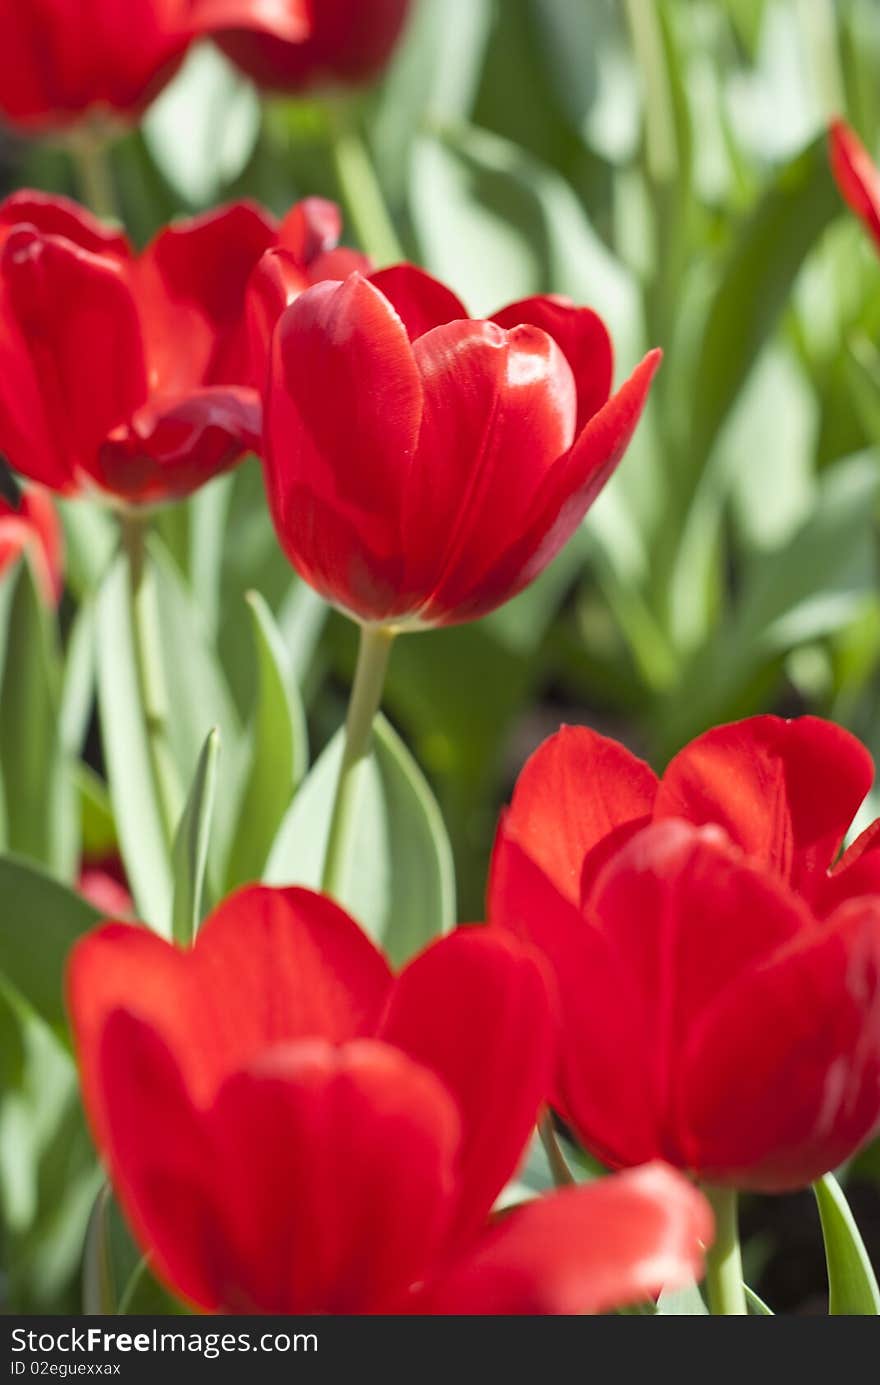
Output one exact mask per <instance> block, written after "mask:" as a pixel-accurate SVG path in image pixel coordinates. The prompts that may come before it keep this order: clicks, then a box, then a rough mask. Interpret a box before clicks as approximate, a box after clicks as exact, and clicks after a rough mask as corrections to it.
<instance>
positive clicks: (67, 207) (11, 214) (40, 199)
mask: <svg viewBox="0 0 880 1385" xmlns="http://www.w3.org/2000/svg"><path fill="white" fill-rule="evenodd" d="M15 226H32V227H33V228H34V229H35V230H37V231H39V232H40V233H41V235H44V236H62V237H63V238H64V239H65V240H69V241H72V242H73V244H74V245H78V246H79V248H80V249H81V250H88V251H90V252H91V253H92V254H93V255H110V256H112V257H113V258H114V259H118V260H120V261H123V262H127V261H129V260H130V259H131V246H130V245H129V243H128V239H127V237H126V236H124V235H122V234H121V233H120V232H118V231H114V230H112V229H111V228H110V227H109V226H107V225H105V223H104V222H103V221H99V220H98V218H97V217H95V216H92V214H91V212H88V211H86V209H85V208H84V207H81V206H80V205H79V203H78V202H74V201H73V200H72V199H71V198H69V197H60V196H58V195H56V194H52V193H48V192H38V191H36V190H35V189H33V188H22V189H21V190H20V191H19V192H14V193H12V195H11V196H10V197H7V198H6V199H5V201H4V202H2V203H0V245H2V244H3V242H4V241H5V239H6V237H7V235H8V233H9V232H10V231H11V230H12V229H13V227H15Z"/></svg>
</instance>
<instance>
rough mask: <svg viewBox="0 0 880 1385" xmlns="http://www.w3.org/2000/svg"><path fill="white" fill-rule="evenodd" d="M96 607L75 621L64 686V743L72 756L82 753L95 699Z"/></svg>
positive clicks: (87, 606) (89, 605) (88, 606)
mask: <svg viewBox="0 0 880 1385" xmlns="http://www.w3.org/2000/svg"><path fill="white" fill-rule="evenodd" d="M95 640H96V628H95V607H94V602H92V601H89V600H87V601H84V602H83V603H82V605H81V606H80V607H79V610H78V611H77V613H76V616H75V617H74V621H73V625H72V627H71V630H70V635H69V636H68V640H67V651H66V655H65V660H64V677H63V682H62V686H61V728H60V729H61V741H62V744H63V745H64V747H65V749H66V750H67V752H68V754H70V755H71V756H73V757H76V756H78V755H79V754H80V752H81V751H82V747H83V743H84V741H85V738H86V734H87V732H88V727H89V718H90V716H91V714H92V706H93V702H94V696H95Z"/></svg>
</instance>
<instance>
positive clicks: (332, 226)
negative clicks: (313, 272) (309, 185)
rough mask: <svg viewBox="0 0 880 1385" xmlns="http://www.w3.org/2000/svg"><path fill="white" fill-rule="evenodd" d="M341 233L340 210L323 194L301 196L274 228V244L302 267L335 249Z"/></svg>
mask: <svg viewBox="0 0 880 1385" xmlns="http://www.w3.org/2000/svg"><path fill="white" fill-rule="evenodd" d="M341 234H342V213H341V212H340V210H339V208H338V207H337V205H336V203H335V202H328V201H327V199H326V197H304V198H303V200H302V201H301V202H297V203H296V205H295V206H293V207H291V209H290V211H289V212H288V213H287V215H286V217H285V218H284V220H283V221H282V222H281V225H280V227H279V229H278V244H279V245H280V246H281V248H282V249H283V250H286V251H287V252H288V254H290V255H291V256H292V257H293V259H294V260H296V262H297V263H298V264H299V265H301V266H302V267H303V268H306V267H307V266H308V265H310V264H311V262H312V260H315V259H317V257H318V256H319V255H324V254H326V252H327V251H328V250H335V249H336V247H337V245H338V244H339V237H340V235H341Z"/></svg>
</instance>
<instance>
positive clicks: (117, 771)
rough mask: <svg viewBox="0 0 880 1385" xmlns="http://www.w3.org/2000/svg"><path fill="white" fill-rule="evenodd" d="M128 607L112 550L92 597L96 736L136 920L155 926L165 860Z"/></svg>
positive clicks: (159, 924) (161, 918)
mask: <svg viewBox="0 0 880 1385" xmlns="http://www.w3.org/2000/svg"><path fill="white" fill-rule="evenodd" d="M130 605H131V593H130V578H129V571H128V563H127V561H126V558H125V556H124V554H120V555H119V556H118V557H117V558H116V559H115V561H114V562H113V564H112V566H111V568H110V571H109V572H108V573H107V576H106V577H105V579H104V582H103V583H102V585H101V589H100V592H99V593H98V598H97V633H98V645H97V652H98V703H99V708H100V713H101V734H102V739H103V745H104V758H105V761H106V764H107V774H108V779H109V784H110V796H111V799H112V802H113V812H114V817H115V820H116V828H117V832H118V834H119V845H120V849H121V852H122V857H123V860H124V862H125V868H126V875H127V877H128V880H129V884H130V886H131V890H132V893H133V895H134V897H135V901H136V903H137V906H138V911H139V913H140V915H141V917H142V918H144V919H145V920H146V921H148V922H149V923H151V924H152V925H153V927H155V928H158V929H163V928H165V927H166V926H167V921H168V920H169V918H170V917H171V898H172V876H171V861H170V853H169V848H168V844H167V842H166V838H165V827H164V822H163V816H162V810H161V806H160V803H159V799H158V795H157V792H156V786H155V783H154V779H153V772H152V768H151V762H150V750H149V746H148V742H147V733H146V727H145V725H144V718H143V713H142V711H141V698H140V693H139V689H138V677H137V660H136V656H135V648H134V643H133V639H132V629H131V612H130Z"/></svg>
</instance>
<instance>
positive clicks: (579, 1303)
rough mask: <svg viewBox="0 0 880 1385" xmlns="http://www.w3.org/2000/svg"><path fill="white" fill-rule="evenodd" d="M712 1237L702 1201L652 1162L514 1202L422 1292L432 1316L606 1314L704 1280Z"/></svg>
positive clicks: (685, 1184)
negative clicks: (705, 1258) (513, 1206)
mask: <svg viewBox="0 0 880 1385" xmlns="http://www.w3.org/2000/svg"><path fill="white" fill-rule="evenodd" d="M712 1239H713V1225H712V1214H711V1211H710V1209H709V1206H708V1203H707V1202H706V1200H705V1198H703V1197H702V1195H701V1194H700V1193H699V1192H698V1191H697V1190H696V1188H693V1187H692V1186H691V1185H690V1184H689V1183H688V1182H687V1181H686V1180H685V1179H684V1178H682V1177H681V1176H680V1175H679V1174H676V1173H674V1172H673V1171H672V1169H669V1168H667V1167H666V1166H665V1165H664V1164H660V1163H655V1164H648V1165H646V1166H644V1167H642V1168H639V1169H633V1170H630V1171H628V1172H626V1173H618V1174H614V1175H612V1176H611V1177H610V1178H602V1179H599V1180H598V1181H597V1182H595V1183H591V1184H589V1185H587V1186H585V1187H580V1188H571V1189H566V1190H565V1191H563V1192H559V1193H555V1194H553V1195H552V1196H550V1197H546V1198H540V1199H538V1200H536V1201H534V1202H530V1203H528V1204H526V1206H524V1207H521V1208H517V1209H516V1210H515V1211H514V1212H511V1213H510V1214H509V1215H508V1216H506V1217H504V1218H503V1220H502V1221H501V1222H500V1224H499V1225H498V1226H497V1227H495V1228H494V1229H493V1230H491V1231H490V1232H488V1233H487V1234H486V1235H485V1236H484V1237H483V1238H482V1240H481V1241H479V1242H477V1245H476V1246H475V1248H474V1249H473V1250H472V1251H471V1252H470V1254H469V1255H468V1256H467V1257H465V1258H464V1259H462V1260H461V1261H460V1262H459V1263H458V1264H456V1265H455V1266H454V1267H453V1268H452V1269H451V1271H450V1272H449V1274H448V1275H447V1276H446V1277H445V1278H443V1279H441V1280H440V1281H439V1282H437V1283H434V1284H433V1285H429V1287H428V1289H427V1291H426V1295H425V1297H426V1299H427V1302H428V1304H429V1305H430V1311H431V1312H433V1313H446V1314H481V1315H489V1314H514V1313H515V1314H530V1315H535V1314H567V1315H580V1314H584V1313H602V1312H606V1311H607V1310H609V1309H611V1308H618V1307H623V1306H626V1305H627V1304H634V1303H638V1302H640V1301H646V1300H649V1299H652V1298H654V1297H656V1296H657V1294H658V1293H659V1292H660V1291H661V1289H664V1288H665V1289H674V1288H679V1287H681V1286H683V1285H684V1284H686V1283H689V1282H691V1281H693V1280H694V1279H699V1278H700V1276H701V1272H702V1261H703V1252H704V1250H705V1248H706V1247H707V1246H709V1245H711V1243H712ZM417 1311H425V1310H424V1308H423V1307H421V1308H419V1309H417Z"/></svg>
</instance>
